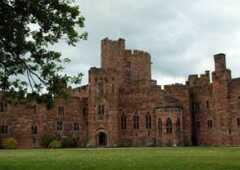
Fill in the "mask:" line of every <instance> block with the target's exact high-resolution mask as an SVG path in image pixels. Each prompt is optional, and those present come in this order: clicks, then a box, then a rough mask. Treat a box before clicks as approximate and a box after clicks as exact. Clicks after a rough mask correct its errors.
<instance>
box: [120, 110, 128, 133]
mask: <svg viewBox="0 0 240 170" xmlns="http://www.w3.org/2000/svg"><path fill="white" fill-rule="evenodd" d="M121 129H127V116H126V115H125V114H124V113H123V114H122V116H121Z"/></svg>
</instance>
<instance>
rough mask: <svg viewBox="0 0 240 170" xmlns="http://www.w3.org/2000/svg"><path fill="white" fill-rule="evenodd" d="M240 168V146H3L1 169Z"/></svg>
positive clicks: (154, 169)
mask: <svg viewBox="0 0 240 170" xmlns="http://www.w3.org/2000/svg"><path fill="white" fill-rule="evenodd" d="M130 169H131V170H240V148H233V147H232V148H227V147H226V148H220V147H219V148H208V147H199V148H192V147H190V148H188V147H187V148H119V149H59V150H44V149H39V150H38V149H36V150H0V170H130Z"/></svg>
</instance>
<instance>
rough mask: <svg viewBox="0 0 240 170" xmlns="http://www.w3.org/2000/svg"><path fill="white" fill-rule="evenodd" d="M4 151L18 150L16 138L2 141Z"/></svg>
mask: <svg viewBox="0 0 240 170" xmlns="http://www.w3.org/2000/svg"><path fill="white" fill-rule="evenodd" d="M2 148H3V149H16V148H17V141H16V140H15V139H14V138H6V139H3V140H2Z"/></svg>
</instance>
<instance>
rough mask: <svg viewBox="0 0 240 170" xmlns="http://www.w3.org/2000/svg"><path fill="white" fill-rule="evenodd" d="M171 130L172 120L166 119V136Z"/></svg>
mask: <svg viewBox="0 0 240 170" xmlns="http://www.w3.org/2000/svg"><path fill="white" fill-rule="evenodd" d="M172 130H173V126H172V120H171V118H168V119H167V123H166V132H167V134H171V133H172Z"/></svg>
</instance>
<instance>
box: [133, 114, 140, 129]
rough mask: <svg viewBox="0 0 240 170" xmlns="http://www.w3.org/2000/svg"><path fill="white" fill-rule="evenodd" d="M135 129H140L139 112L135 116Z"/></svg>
mask: <svg viewBox="0 0 240 170" xmlns="http://www.w3.org/2000/svg"><path fill="white" fill-rule="evenodd" d="M133 129H139V116H138V113H135V115H134V116H133Z"/></svg>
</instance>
